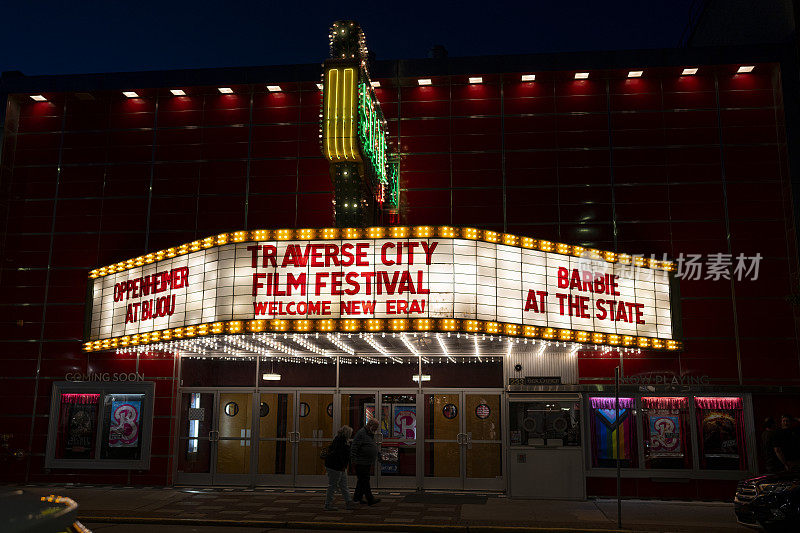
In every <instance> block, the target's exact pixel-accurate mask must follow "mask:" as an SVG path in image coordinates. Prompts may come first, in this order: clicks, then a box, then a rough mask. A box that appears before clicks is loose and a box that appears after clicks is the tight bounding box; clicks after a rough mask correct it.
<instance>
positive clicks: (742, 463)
mask: <svg viewBox="0 0 800 533" xmlns="http://www.w3.org/2000/svg"><path fill="white" fill-rule="evenodd" d="M694 401H695V413H696V417H697V433H698V441H699V442H698V447H699V450H700V451H699V454H700V468H701V469H703V470H747V455H746V453H745V444H744V440H745V439H744V413H743V408H742V399H741V398H735V397H733V398H732V397H696V398H695V399H694Z"/></svg>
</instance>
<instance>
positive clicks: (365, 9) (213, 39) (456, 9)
mask: <svg viewBox="0 0 800 533" xmlns="http://www.w3.org/2000/svg"><path fill="white" fill-rule="evenodd" d="M691 3H692V2H691V0H672V1H665V0H661V1H643V0H639V1H629V0H625V1H613V2H602V1H601V2H598V1H595V2H589V1H583V2H576V1H547V2H543V1H530V0H529V1H522V2H513V1H498V0H489V1H484V2H476V1H463V2H437V1H428V2H418V3H417V2H390V3H387V2H382V3H377V2H374V3H368V2H308V1H299V0H277V1H276V0H262V1H260V2H257V1H244V0H240V1H225V0H218V1H214V2H211V1H207V0H197V1H194V2H174V1H169V0H162V1H160V2H152V1H138V2H137V1H128V2H122V1H120V0H83V1H77V2H76V1H74V0H72V1H66V0H64V1H54V0H42V1H37V2H30V1H21V2H9V3H6V4H5V6H4V8H3V30H2V31H0V50H2V52H0V70H21V71H22V72H24V73H25V74H28V75H34V74H71V73H85V72H113V71H129V70H162V69H179V68H202V67H225V66H244V65H253V66H255V65H274V64H292V63H316V62H320V61H322V60H323V59H324V58H325V57H326V56H327V30H328V26H329V25H330V23H331V22H333V21H334V20H337V19H354V20H357V21H358V22H360V23H361V25H362V27H363V28H364V30H365V32H366V35H367V45H368V46H369V48H370V50H372V51H374V52H375V54H376V57H377V59H401V58H419V57H426V55H427V53H428V50H429V49H430V47H431V46H432V45H434V44H443V45H445V47H446V48H447V50H448V52H449V55H450V56H451V57H453V56H472V55H489V54H518V53H540V52H562V51H581V50H613V49H631V48H665V47H674V46H676V45H677V44H678V42H679V40H680V37H681V34H682V33H683V31H684V29H685V27H686V25H687V22H688V20H689V12H690V5H691Z"/></svg>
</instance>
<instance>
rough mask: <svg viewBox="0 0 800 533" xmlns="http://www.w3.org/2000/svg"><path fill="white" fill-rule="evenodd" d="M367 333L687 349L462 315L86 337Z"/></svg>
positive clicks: (128, 340)
mask: <svg viewBox="0 0 800 533" xmlns="http://www.w3.org/2000/svg"><path fill="white" fill-rule="evenodd" d="M363 332H367V333H368V334H369V333H372V334H377V335H380V334H381V333H387V332H388V334H389V335H392V334H399V333H406V334H410V335H415V334H424V335H427V334H431V333H442V334H450V335H452V334H460V335H473V336H474V335H480V336H487V335H488V336H491V337H497V338H498V339H501V338H507V339H517V340H519V339H522V340H541V341H547V342H563V343H575V344H579V345H602V346H607V347H612V348H615V349H616V348H626V349H628V348H630V349H652V350H666V351H677V350H680V349H681V348H682V344H681V343H680V341H676V340H671V339H670V340H666V339H657V338H653V337H636V336H632V335H616V334H607V333H597V332H590V331H576V330H572V329H558V328H542V327H537V326H521V325H519V324H508V323H502V322H489V321H483V320H459V319H455V318H445V319H430V318H415V319H406V318H392V319H381V318H368V319H350V318H348V319H338V320H334V319H302V320H282V319H273V320H231V321H227V322H213V323H206V324H199V325H196V326H186V327H180V328H173V329H163V330H159V331H153V332H149V333H140V334H136V335H124V336H121V337H112V338H109V339H100V340H96V341H90V342H86V343H84V345H83V349H84V351H87V352H96V351H102V350H118V349H128V348H135V347H137V346H148V345H154V344H158V343H165V342H171V341H179V340H182V339H187V340H191V339H201V338H208V339H214V338H218V337H221V336H231V335H241V336H243V337H246V336H248V335H252V334H260V333H276V334H285V333H301V334H312V335H317V334H319V335H323V334H328V333H343V334H359V333H363Z"/></svg>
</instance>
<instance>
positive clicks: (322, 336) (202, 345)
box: [116, 332, 641, 364]
mask: <svg viewBox="0 0 800 533" xmlns="http://www.w3.org/2000/svg"><path fill="white" fill-rule="evenodd" d="M581 348H584V349H591V348H592V346H586V345H582V344H580V343H574V342H565V341H552V340H545V339H527V338H525V339H523V338H509V337H506V336H504V335H487V334H482V333H460V332H459V333H456V332H448V333H435V332H413V333H412V332H391V333H390V332H380V333H369V332H359V333H341V332H331V333H321V332H315V333H303V334H297V333H286V332H284V333H263V332H262V333H245V334H242V335H231V334H227V333H226V334H221V335H211V336H208V337H203V338H193V339H173V340H168V341H159V342H157V343H153V344H146V345H138V346H123V347H117V348H116V351H117V352H118V353H120V354H122V353H140V354H149V355H153V356H158V355H162V354H163V355H177V356H188V357H227V358H237V357H238V358H246V357H270V358H274V359H279V360H283V361H294V362H309V361H310V362H314V363H326V362H332V361H333V359H334V358H335V357H339V358H343V359H344V362H348V361H349V362H371V363H387V364H391V363H396V364H417V360H418V359H419V358H421V359H422V362H423V363H429V362H437V363H438V362H451V363H463V362H500V361H502V359H503V357H509V356H511V355H517V354H520V353H523V352H534V353H537V354H539V355H546V354H553V353H567V354H570V355H573V356H574V355H577V352H578V350H579V349H581ZM597 349H598V350H601V351H610V350H612V349H613V350H618V351H621V352H624V353H632V354H637V353H641V348H638V347H635V346H633V347H614V348H611V347H607V346H606V347H600V346H597Z"/></svg>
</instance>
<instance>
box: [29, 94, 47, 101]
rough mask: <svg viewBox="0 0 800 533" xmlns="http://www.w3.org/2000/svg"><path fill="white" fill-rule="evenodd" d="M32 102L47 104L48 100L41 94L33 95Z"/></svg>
mask: <svg viewBox="0 0 800 533" xmlns="http://www.w3.org/2000/svg"><path fill="white" fill-rule="evenodd" d="M31 100H33V101H34V102H46V101H47V98H45V97H44V96H42V95H41V94H32V95H31Z"/></svg>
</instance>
